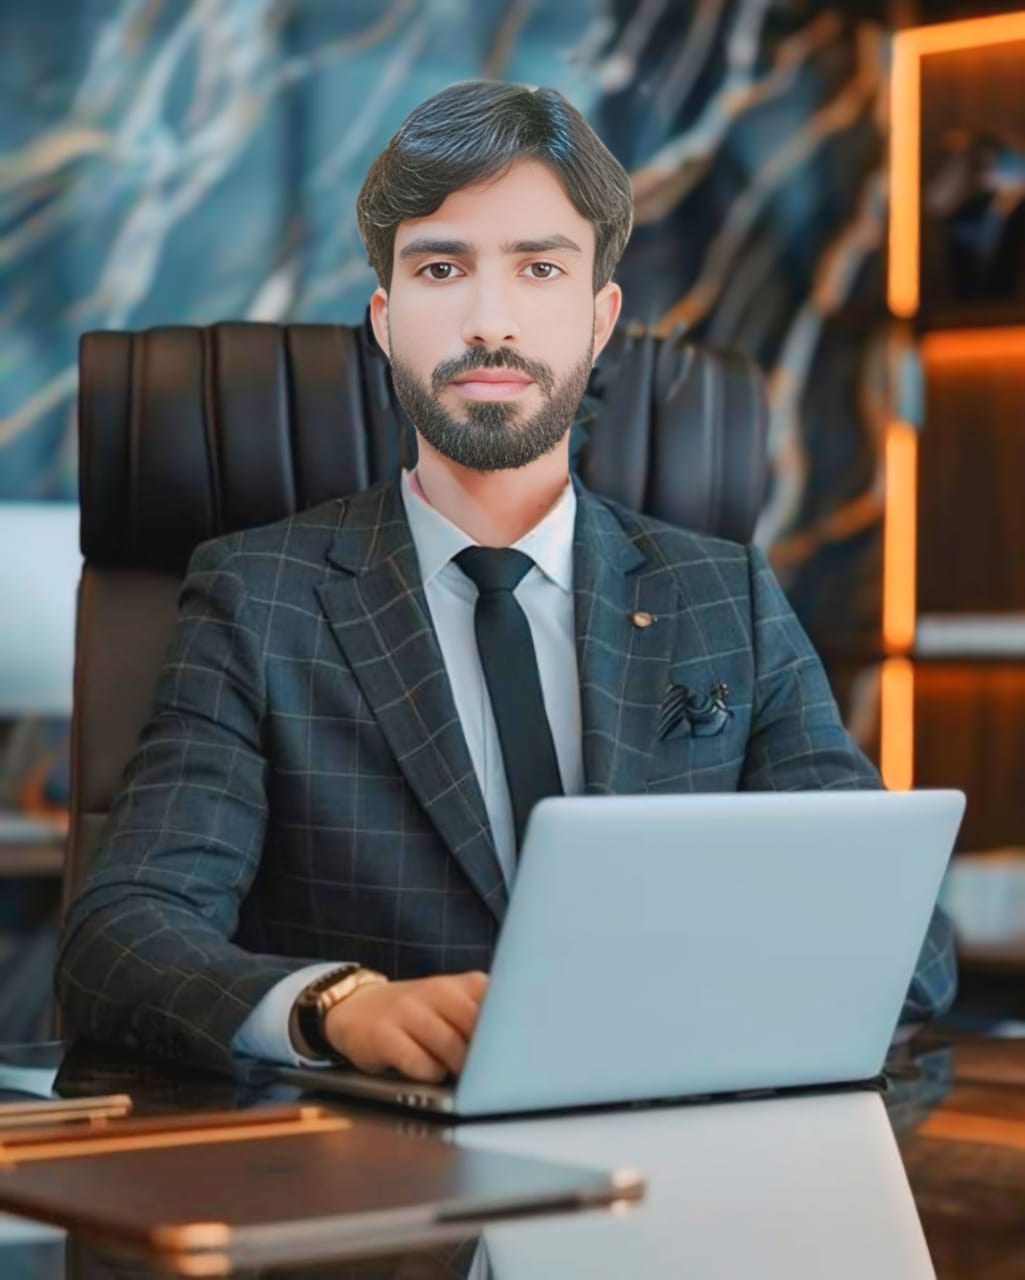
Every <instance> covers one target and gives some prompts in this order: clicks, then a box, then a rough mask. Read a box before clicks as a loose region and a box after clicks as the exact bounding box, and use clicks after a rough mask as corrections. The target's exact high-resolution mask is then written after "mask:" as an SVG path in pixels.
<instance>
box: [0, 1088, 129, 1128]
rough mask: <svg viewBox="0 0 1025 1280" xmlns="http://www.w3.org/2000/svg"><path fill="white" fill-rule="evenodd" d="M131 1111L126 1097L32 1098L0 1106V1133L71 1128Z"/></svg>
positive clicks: (120, 1094) (106, 1095) (111, 1095)
mask: <svg viewBox="0 0 1025 1280" xmlns="http://www.w3.org/2000/svg"><path fill="white" fill-rule="evenodd" d="M131 1109H132V1100H131V1098H130V1097H129V1096H128V1094H127V1093H110V1094H104V1095H101V1096H96V1097H83V1098H33V1099H32V1100H31V1101H26V1102H22V1101H20V1100H19V1101H17V1102H0V1129H24V1128H27V1127H28V1126H30V1125H47V1124H71V1123H73V1122H79V1123H82V1122H91V1121H94V1120H113V1119H117V1118H119V1117H120V1116H126V1115H128V1114H129V1112H130V1111H131Z"/></svg>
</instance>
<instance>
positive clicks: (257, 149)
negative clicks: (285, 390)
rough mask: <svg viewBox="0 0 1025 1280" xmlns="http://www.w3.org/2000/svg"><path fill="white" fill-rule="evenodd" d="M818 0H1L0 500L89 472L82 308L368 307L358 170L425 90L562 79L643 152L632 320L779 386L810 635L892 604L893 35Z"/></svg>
mask: <svg viewBox="0 0 1025 1280" xmlns="http://www.w3.org/2000/svg"><path fill="white" fill-rule="evenodd" d="M874 7H875V6H872V5H854V6H851V5H840V4H828V3H827V4H812V3H807V2H804V0H782V2H779V0H777V2H776V3H770V2H769V0H636V2H631V3H625V2H623V0H612V2H609V3H603V2H602V0H560V3H558V4H553V5H541V4H536V3H529V2H528V0H472V2H471V0H390V2H386V3H372V2H370V0H347V2H346V3H334V2H330V0H291V2H288V0H191V2H190V0H47V2H46V3H43V4H40V5H35V6H26V5H24V4H21V3H19V2H18V0H0V33H2V39H3V43H4V57H3V59H2V61H0V112H2V114H0V324H2V326H3V334H4V340H3V347H2V354H0V500H2V499H4V498H8V499H10V498H21V499H24V498H41V499H45V498H57V497H69V496H73V494H74V489H75V461H74V452H75V451H74V412H73V408H74V392H75V369H74V361H75V344H76V341H77V337H78V334H79V333H80V332H81V331H82V330H83V329H88V328H94V327H116V326H131V327H137V326H144V325H149V324H156V323H167V322H173V321H185V322H189V321H197V322H202V321H210V320H214V319H217V318H224V317H246V318H252V319H279V318H284V317H290V318H295V319H302V320H325V319H326V320H341V321H353V320H355V319H357V318H358V317H359V316H360V315H361V313H362V310H363V307H364V304H365V300H366V297H367V294H368V293H369V291H370V289H371V288H372V285H373V280H372V277H371V274H370V271H369V269H368V267H367V265H366V262H365V259H364V256H363V253H362V249H361V247H360V245H359V241H358V238H357V235H356V228H355V221H354V217H353V203H354V197H355V193H356V191H357V189H358V187H359V184H360V182H361V180H362V177H363V174H364V172H365V170H366V167H367V165H368V163H369V162H370V160H371V159H372V158H373V156H374V155H375V154H376V153H377V152H378V150H379V149H380V148H381V146H382V145H383V144H384V142H385V141H386V139H387V137H388V136H389V134H390V133H391V132H392V130H393V129H394V128H395V126H396V125H397V124H398V123H399V121H400V120H401V119H402V118H403V116H404V115H405V114H406V112H407V111H408V110H409V108H410V107H411V106H412V105H413V104H414V103H416V102H417V101H418V100H420V99H422V98H423V97H425V96H427V95H428V94H430V93H432V92H434V91H435V90H437V89H439V88H441V87H442V86H443V85H445V84H447V83H449V82H450V81H452V80H456V79H461V78H466V77H472V76H495V77H500V78H506V79H511V80H521V81H526V82H530V83H546V84H551V85H554V86H555V87H557V88H559V89H561V90H562V91H563V92H564V93H566V94H567V96H569V97H570V99H571V100H572V101H574V102H575V103H576V104H577V105H578V106H579V107H580V108H581V109H582V110H583V111H584V112H585V113H586V114H587V115H588V116H589V118H590V119H591V120H592V121H593V123H594V125H595V127H596V128H597V129H598V131H599V132H600V133H601V134H602V136H603V137H604V138H605V139H606V141H607V142H608V143H609V145H610V146H611V147H612V148H613V150H614V151H615V152H616V154H617V155H618V156H619V157H620V159H621V160H622V161H623V163H624V164H625V165H626V166H627V167H628V168H629V170H630V171H631V173H632V174H633V177H634V181H635V185H636V191H637V230H636V232H635V235H634V237H633V241H632V243H631V245H630V247H629V249H628V252H627V255H626V258H625V260H624V262H623V265H622V270H621V280H622V283H623V285H624V287H625V290H626V297H627V312H628V314H630V315H632V316H634V317H636V318H638V319H641V320H643V321H645V322H647V323H650V324H654V325H656V326H658V327H659V328H661V329H663V330H668V329H670V328H672V327H673V326H676V325H683V326H684V327H685V328H686V329H688V330H689V331H690V332H692V333H693V334H694V335H695V336H696V337H699V338H701V339H703V340H708V341H710V342H715V343H719V344H725V345H734V346H739V347H741V348H743V349H745V350H747V351H749V352H751V353H752V354H754V355H755V356H757V358H758V359H759V360H760V361H761V362H762V363H763V365H764V367H765V369H766V372H767V374H768V376H769V378H770V382H771V387H772V398H773V426H772V449H773V455H774V462H775V485H774V489H773V493H772V495H771V498H770V501H769V504H768V507H767V509H766V512H765V516H764V519H763V522H762V526H761V529H760V531H759V538H760V540H761V541H762V542H763V543H765V544H768V545H771V547H772V548H773V551H774V555H775V557H776V562H777V566H778V568H779V571H780V573H781V575H782V577H783V578H784V581H785V583H786V585H787V587H788V589H789V591H790V593H791V596H792V598H793V600H794V602H795V604H796V606H797V608H798V610H799V611H800V613H801V615H802V617H803V618H804V619H805V621H806V623H807V624H808V625H809V627H810V628H811V629H812V631H813V633H814V635H815V637H816V639H817V640H819V642H820V643H821V644H822V645H823V646H824V647H826V648H827V649H829V648H830V647H842V648H845V649H849V648H850V646H851V644H852V643H854V644H855V645H856V646H858V645H860V643H861V639H862V638H865V637H867V638H870V637H871V636H872V634H873V632H874V629H875V628H876V626H877V622H878V589H877V588H878V576H879V552H878V531H879V518H880V510H881V508H880V496H879V483H878V466H877V462H878V450H877V443H878V430H879V412H880V409H879V399H880V393H879V377H878V375H879V370H880V361H879V359H878V358H877V356H878V344H877V335H878V332H879V327H880V325H881V323H882V322H883V320H884V314H883V307H882V288H881V277H880V270H879V262H880V256H879V250H880V245H881V242H882V237H883V226H884V218H885V205H886V184H885V180H884V172H883V167H882V165H883V146H882V141H883V132H884V126H885V120H884V111H885V79H886V70H887V51H888V41H887V37H886V35H885V33H884V31H883V29H882V27H881V26H880V25H879V23H878V22H877V21H876V20H875V17H874V14H873V9H874Z"/></svg>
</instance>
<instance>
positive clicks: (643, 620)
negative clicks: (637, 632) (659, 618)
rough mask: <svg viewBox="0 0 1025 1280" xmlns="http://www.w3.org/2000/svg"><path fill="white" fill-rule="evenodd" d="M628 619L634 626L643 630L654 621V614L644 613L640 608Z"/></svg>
mask: <svg viewBox="0 0 1025 1280" xmlns="http://www.w3.org/2000/svg"><path fill="white" fill-rule="evenodd" d="M630 621H631V622H632V623H633V624H634V626H635V627H640V628H641V630H642V631H643V630H644V628H645V627H650V626H651V624H652V623H653V622H654V621H655V615H654V614H653V613H645V612H644V611H643V610H642V611H641V612H640V613H635V614H634V615H633V617H632V618H631V619H630Z"/></svg>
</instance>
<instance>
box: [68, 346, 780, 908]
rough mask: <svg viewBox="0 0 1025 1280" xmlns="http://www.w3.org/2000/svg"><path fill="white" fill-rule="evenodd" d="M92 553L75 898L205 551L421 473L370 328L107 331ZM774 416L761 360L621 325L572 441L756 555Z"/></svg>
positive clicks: (86, 521) (602, 483)
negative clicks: (190, 575) (402, 473)
mask: <svg viewBox="0 0 1025 1280" xmlns="http://www.w3.org/2000/svg"><path fill="white" fill-rule="evenodd" d="M79 366H80V390H79V433H80V482H79V484H80V495H81V510H82V554H83V556H84V557H85V565H84V569H83V573H82V581H81V585H80V588H79V597H78V626H77V638H76V655H77V656H76V666H75V695H74V699H75V700H74V713H73V718H72V744H71V757H72V759H71V768H72V792H71V826H70V835H69V843H68V859H67V869H66V873H65V880H64V884H65V900H66V899H67V897H68V896H69V894H70V892H71V890H72V889H73V888H74V886H75V884H76V883H77V881H78V879H79V877H80V874H81V871H82V869H83V867H84V866H85V864H86V863H87V861H88V859H89V857H90V855H91V853H92V850H93V849H94V848H95V846H96V842H97V838H98V836H99V834H100V830H101V828H102V825H103V822H104V820H105V818H106V816H107V812H108V810H109V807H110V804H111V801H112V799H113V797H114V794H115V792H116V790H117V786H118V782H119V779H120V776H121V773H122V770H123V769H124V767H125V765H126V764H127V762H128V759H129V757H130V755H131V754H132V752H133V750H134V747H135V743H136V741H137V739H138V736H139V733H140V731H141V729H142V727H143V725H144V723H145V721H146V719H147V717H148V715H149V710H150V706H151V703H152V699H153V693H154V687H155V684H156V679H157V674H158V670H159V666H160V662H161V658H162V656H163V653H164V650H165V647H166V645H167V642H168V640H169V637H170V633H171V629H172V625H173V622H174V617H175V610H176V603H177V596H178V589H179V586H180V582H181V578H182V574H183V571H184V569H185V566H186V564H187V562H188V559H189V556H190V554H191V553H192V551H193V549H194V548H195V547H196V546H197V545H198V544H199V543H200V542H203V541H205V540H206V539H208V538H213V537H216V536H217V535H218V534H222V533H227V532H230V531H232V530H235V529H240V528H246V527H249V526H253V525H258V524H264V523H267V522H269V521H273V520H278V519H281V518H282V517H285V516H288V515H291V514H292V513H294V512H296V511H301V510H304V509H305V508H307V507H311V506H314V505H315V504H317V503H319V502H324V501H326V500H328V499H329V498H333V497H338V496H340V495H342V494H345V493H350V492H353V491H355V490H358V489H361V488H364V487H366V486H367V485H370V484H373V483H376V482H377V481H379V480H385V479H388V478H390V477H392V476H395V475H396V474H397V473H398V470H399V468H400V466H401V465H402V463H403V462H404V461H412V460H413V458H414V457H415V437H414V435H413V432H412V428H411V426H410V424H409V422H408V420H407V419H406V417H405V415H404V414H403V412H402V410H401V409H400V408H399V405H398V403H397V401H396V399H395V397H394V393H393V391H392V387H391V378H390V374H389V368H388V362H387V360H386V359H385V357H384V355H383V353H382V352H381V350H380V348H379V347H378V346H377V344H376V343H375V341H374V338H373V335H372V333H371V331H370V328H369V326H368V325H361V326H355V327H350V326H345V325H301V324H294V325H275V324H240V323H230V324H218V325H213V326H211V327H208V328H192V327H174V328H162V329H150V330H147V331H145V332H138V333H114V332H96V333H87V334H85V335H84V336H83V338H82V342H81V349H80V358H79ZM766 424H767V410H766V402H765V395H764V387H763V383H762V380H761V377H760V375H759V373H758V371H757V369H756V368H755V367H754V366H753V365H752V364H751V363H750V362H749V361H748V360H746V359H745V358H744V357H742V356H739V355H736V354H729V353H716V352H712V351H709V350H707V349H702V348H700V347H696V346H693V345H690V344H688V343H686V342H684V341H682V340H681V339H679V338H668V339H658V338H653V337H651V336H650V335H646V334H645V333H644V332H643V331H640V330H637V329H635V328H631V327H629V326H623V327H622V328H620V329H619V330H617V332H616V334H615V335H614V336H613V339H612V341H611V342H610V343H609V345H608V347H607V348H606V350H605V351H604V352H603V353H602V356H601V360H600V362H599V364H598V367H597V368H596V370H595V372H594V374H593V375H592V379H591V384H590V386H589V388H588V393H587V395H586V396H585V398H584V401H583V403H582V405H581V410H580V413H579V415H578V419H577V422H576V423H575V424H574V428H573V435H572V437H571V448H572V453H573V457H574V466H575V469H576V470H577V471H578V473H579V474H580V476H581V478H582V479H583V481H584V483H585V484H587V485H588V486H589V487H590V488H591V489H593V490H594V491H596V492H597V493H600V494H603V495H605V496H608V497H611V498H615V499H616V500H617V501H619V502H622V503H624V504H626V505H627V506H630V507H632V508H634V509H635V510H640V511H644V512H646V513H648V514H650V515H653V516H656V517H658V518H659V519H662V520H666V521H668V522H670V523H672V524H677V525H682V526H685V527H687V528H691V529H695V530H698V531H701V532H705V533H711V534H716V535H718V536H720V537H726V538H732V539H734V540H737V541H741V542H744V541H748V540H749V539H750V537H751V533H752V531H753V528H754V523H755V520H756V519H757V516H758V513H759V510H760V508H761V505H762V499H763V495H764V490H765V480H766V455H765V435H766Z"/></svg>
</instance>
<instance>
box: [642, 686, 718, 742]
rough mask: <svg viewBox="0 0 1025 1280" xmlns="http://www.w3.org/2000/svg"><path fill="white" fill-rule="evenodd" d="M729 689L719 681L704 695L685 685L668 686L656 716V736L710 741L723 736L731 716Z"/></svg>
mask: <svg viewBox="0 0 1025 1280" xmlns="http://www.w3.org/2000/svg"><path fill="white" fill-rule="evenodd" d="M729 695H730V691H729V688H728V687H727V686H726V685H725V684H723V682H722V681H719V682H718V683H717V684H714V685H712V687H711V689H709V690H708V692H707V693H697V692H695V691H694V690H693V689H691V688H690V687H689V686H688V685H685V684H671V685H670V686H669V690H668V692H667V693H666V696H665V697H664V698H663V700H662V706H661V707H660V708H659V716H658V736H659V737H660V738H669V737H681V738H682V737H694V738H712V737H714V736H715V735H716V734H717V733H722V731H723V729H724V728H725V727H726V724H727V722H728V721H729V719H730V717H731V716H732V715H733V712H732V711H731V710H730V708H729V706H728V705H727V703H728V700H729Z"/></svg>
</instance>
